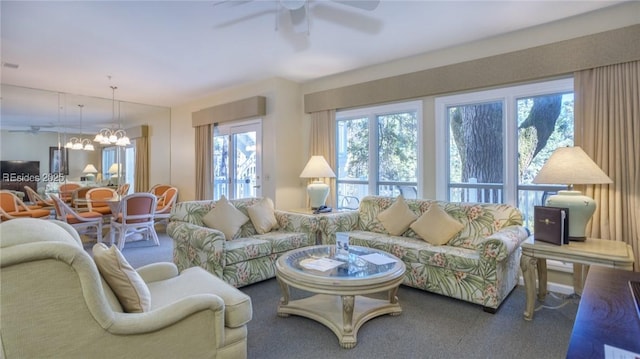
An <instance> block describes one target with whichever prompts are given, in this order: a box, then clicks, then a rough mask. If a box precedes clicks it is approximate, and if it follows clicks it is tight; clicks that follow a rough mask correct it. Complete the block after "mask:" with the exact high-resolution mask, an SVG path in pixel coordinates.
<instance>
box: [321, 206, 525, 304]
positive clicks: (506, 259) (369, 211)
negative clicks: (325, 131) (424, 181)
mask: <svg viewBox="0 0 640 359" xmlns="http://www.w3.org/2000/svg"><path fill="white" fill-rule="evenodd" d="M395 200H396V199H395V198H392V197H381V196H368V197H365V198H363V200H362V201H361V202H360V206H359V208H358V210H357V211H352V212H343V213H336V214H333V215H331V216H322V217H320V218H319V221H320V223H319V225H320V231H321V233H322V241H323V242H324V243H335V234H336V232H349V244H351V245H357V246H364V247H374V248H377V249H381V250H384V251H387V252H389V253H391V254H393V255H395V256H397V257H398V258H400V259H402V261H403V262H404V263H405V265H406V266H407V271H406V273H405V279H404V282H403V284H404V285H407V286H410V287H414V288H418V289H423V290H426V291H429V292H434V293H438V294H442V295H446V296H449V297H453V298H457V299H462V300H465V301H468V302H471V303H476V304H480V305H482V306H483V307H484V310H485V311H487V312H491V313H495V311H496V310H497V308H498V307H499V306H500V304H501V303H502V301H503V300H504V299H505V298H506V297H507V295H509V293H510V292H511V291H512V290H513V289H514V288H515V286H516V285H517V283H518V277H519V259H520V252H521V250H520V244H521V243H522V242H523V241H524V240H526V239H527V237H528V235H529V234H528V231H527V229H526V228H524V227H522V215H521V213H520V211H519V210H518V209H517V208H514V207H512V206H510V205H506V204H480V203H454V202H443V201H435V200H427V199H414V200H411V199H407V200H405V202H406V203H407V205H408V207H409V209H410V210H411V211H412V212H413V213H414V214H415V215H416V216H418V217H419V216H420V215H421V214H422V213H424V212H426V211H427V210H428V209H429V207H430V206H432V205H433V204H434V203H437V204H438V205H439V206H440V207H441V208H442V209H444V211H445V212H446V213H447V214H449V215H450V216H451V217H453V218H454V219H456V220H457V221H459V222H461V223H462V224H463V227H462V230H461V231H460V232H459V233H458V234H457V235H455V236H454V237H453V238H452V239H451V240H450V241H449V242H448V243H447V244H445V245H440V246H436V245H432V244H429V243H428V242H426V241H424V240H422V239H421V238H420V237H419V236H418V235H417V234H416V232H414V231H413V230H412V229H408V230H406V231H405V232H404V233H403V234H402V235H401V236H392V235H390V234H389V232H387V231H386V230H385V228H384V226H383V225H382V223H381V222H380V220H378V218H377V216H378V214H379V213H380V212H382V211H384V210H385V209H387V208H389V207H390V206H391V205H392V204H393V202H394V201H395Z"/></svg>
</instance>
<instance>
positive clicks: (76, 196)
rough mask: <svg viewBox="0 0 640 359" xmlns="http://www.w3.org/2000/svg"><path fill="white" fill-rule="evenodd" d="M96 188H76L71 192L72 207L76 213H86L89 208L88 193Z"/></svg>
mask: <svg viewBox="0 0 640 359" xmlns="http://www.w3.org/2000/svg"><path fill="white" fill-rule="evenodd" d="M93 188H96V187H91V186H87V187H80V188H76V189H74V190H73V192H71V207H73V208H74V209H75V210H76V211H86V210H88V208H89V205H88V204H87V198H86V197H87V192H89V191H90V190H91V189H93Z"/></svg>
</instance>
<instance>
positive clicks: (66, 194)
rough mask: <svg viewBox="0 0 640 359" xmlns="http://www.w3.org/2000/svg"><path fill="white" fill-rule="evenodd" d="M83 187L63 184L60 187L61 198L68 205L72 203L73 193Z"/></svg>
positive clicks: (75, 184) (74, 184)
mask: <svg viewBox="0 0 640 359" xmlns="http://www.w3.org/2000/svg"><path fill="white" fill-rule="evenodd" d="M80 187H82V186H81V185H79V184H77V183H63V184H61V185H60V187H58V193H59V194H60V195H59V198H60V199H61V200H63V201H65V202H66V203H71V199H72V198H73V191H74V190H76V189H78V188H80Z"/></svg>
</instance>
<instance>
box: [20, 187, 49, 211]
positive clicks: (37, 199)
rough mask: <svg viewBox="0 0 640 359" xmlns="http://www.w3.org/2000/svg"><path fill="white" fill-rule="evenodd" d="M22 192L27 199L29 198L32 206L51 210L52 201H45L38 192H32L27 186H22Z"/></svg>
mask: <svg viewBox="0 0 640 359" xmlns="http://www.w3.org/2000/svg"><path fill="white" fill-rule="evenodd" d="M24 191H25V193H26V194H27V198H29V202H31V203H32V204H34V205H36V206H40V207H41V208H49V209H50V208H53V200H52V199H46V198H44V197H42V196H40V194H38V192H36V191H34V190H33V188H31V187H29V186H24Z"/></svg>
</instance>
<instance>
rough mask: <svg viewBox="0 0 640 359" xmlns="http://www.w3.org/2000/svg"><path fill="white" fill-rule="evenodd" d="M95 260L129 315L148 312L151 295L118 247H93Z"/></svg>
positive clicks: (97, 245)
mask: <svg viewBox="0 0 640 359" xmlns="http://www.w3.org/2000/svg"><path fill="white" fill-rule="evenodd" d="M93 260H94V261H95V262H96V265H97V267H98V271H99V272H100V275H102V278H104V280H105V281H106V282H107V283H108V284H109V287H111V290H113V292H114V293H115V295H116V297H118V301H119V302H120V304H121V305H122V307H123V308H124V310H125V311H126V312H127V313H142V312H148V311H149V310H150V309H151V293H150V292H149V288H148V287H147V284H146V283H145V282H144V280H142V277H140V274H138V272H136V270H135V269H133V267H131V265H130V264H129V262H127V260H126V259H125V258H124V256H123V255H122V253H120V251H119V250H118V247H116V246H111V248H108V247H107V246H106V245H105V244H104V243H96V244H95V245H94V246H93Z"/></svg>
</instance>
